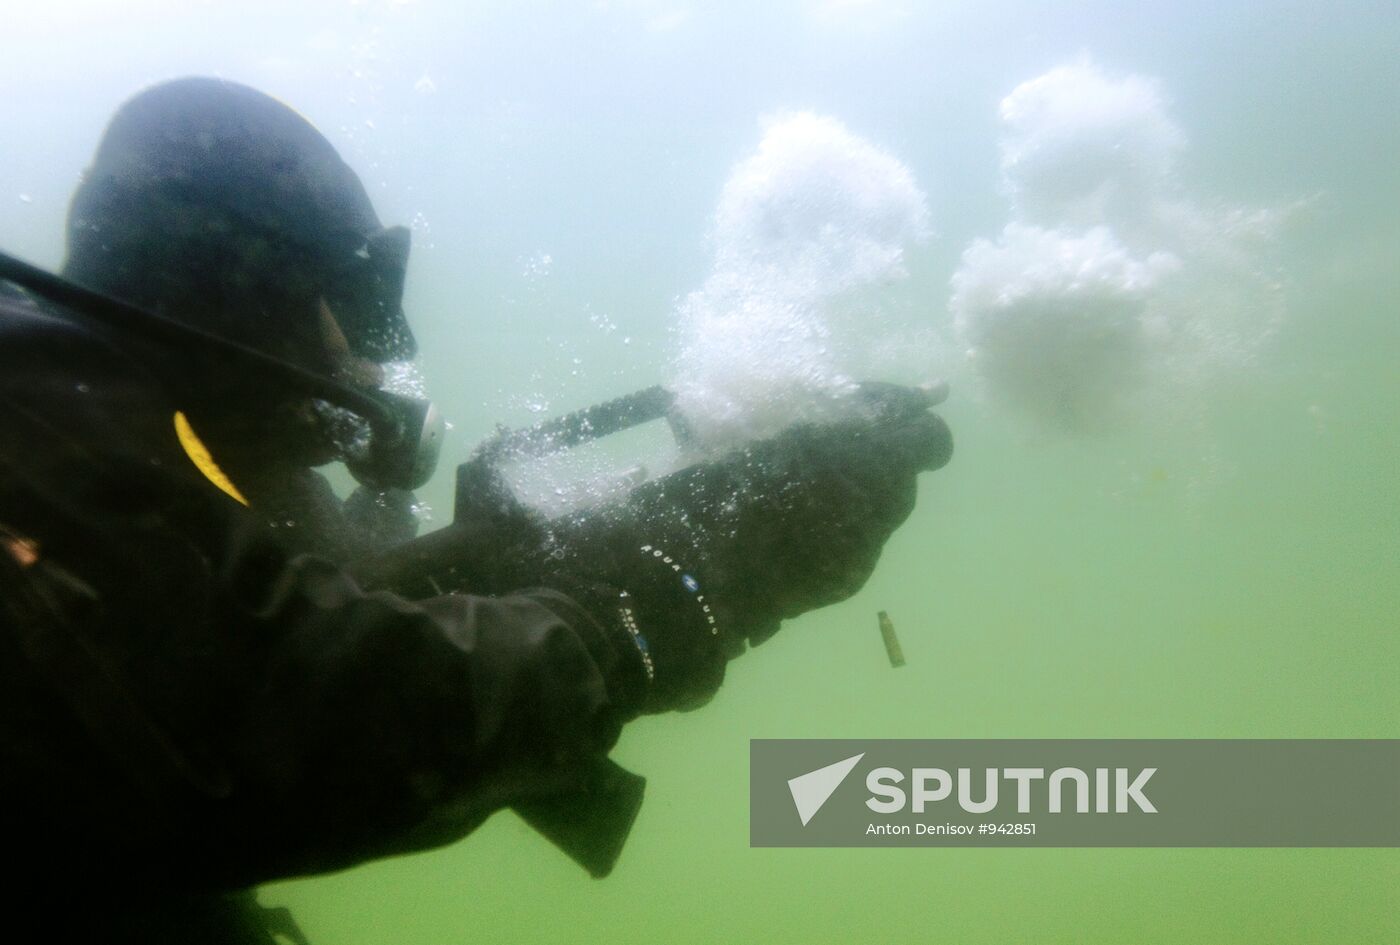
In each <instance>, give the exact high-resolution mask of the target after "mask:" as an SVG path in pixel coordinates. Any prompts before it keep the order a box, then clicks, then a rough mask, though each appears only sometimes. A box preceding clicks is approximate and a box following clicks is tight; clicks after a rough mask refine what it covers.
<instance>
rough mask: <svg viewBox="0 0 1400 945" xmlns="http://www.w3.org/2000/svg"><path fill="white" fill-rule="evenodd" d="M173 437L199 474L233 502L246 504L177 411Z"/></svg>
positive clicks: (246, 501)
mask: <svg viewBox="0 0 1400 945" xmlns="http://www.w3.org/2000/svg"><path fill="white" fill-rule="evenodd" d="M175 435H176V436H178V437H179V438H180V445H181V446H183V447H184V448H185V455H186V456H188V457H189V458H190V462H192V463H194V464H195V467H196V468H198V469H199V471H200V472H202V473H204V478H205V479H208V480H209V481H210V482H212V483H213V484H214V485H216V486H218V487H219V489H220V490H221V491H223V492H224V493H225V494H226V495H228V496H230V497H232V498H233V499H234V501H236V502H239V503H241V504H243V505H247V504H248V500H247V499H245V498H243V493H241V492H239V491H238V487H237V486H235V485H234V484H233V480H231V479H229V477H228V476H226V475H224V471H223V470H222V469H220V468H219V464H218V463H216V462H214V457H213V456H211V455H209V447H207V446H205V445H204V441H203V440H201V439H200V438H199V437H198V436H196V435H195V432H194V427H192V426H190V421H189V420H188V419H187V418H186V417H185V414H184V413H183V412H182V411H179V410H177V411H175Z"/></svg>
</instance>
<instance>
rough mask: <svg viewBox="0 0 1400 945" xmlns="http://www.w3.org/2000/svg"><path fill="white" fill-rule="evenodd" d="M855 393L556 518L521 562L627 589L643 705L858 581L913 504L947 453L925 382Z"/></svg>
mask: <svg viewBox="0 0 1400 945" xmlns="http://www.w3.org/2000/svg"><path fill="white" fill-rule="evenodd" d="M858 396H859V398H860V399H859V403H858V404H857V405H856V407H855V409H854V410H853V411H851V413H850V415H849V416H847V417H846V418H845V419H841V420H837V421H834V422H830V423H823V424H798V425H795V426H793V427H790V428H788V429H787V430H785V431H783V432H782V433H780V434H778V435H777V436H775V437H773V438H771V439H768V440H764V441H761V442H758V443H755V444H752V445H751V446H748V447H746V448H744V449H741V450H738V451H736V452H733V453H730V454H727V455H725V456H722V457H720V458H718V459H715V460H711V461H708V462H704V463H700V464H697V465H695V466H691V467H689V468H687V469H684V470H681V471H680V472H676V473H673V474H671V475H669V476H665V477H663V478H661V479H657V480H653V481H651V482H648V483H645V484H643V485H641V486H639V487H637V488H636V489H634V490H633V491H632V492H631V493H630V494H629V495H628V497H627V499H626V500H624V501H623V502H620V503H615V504H613V505H610V506H605V507H602V508H598V509H592V510H589V511H588V512H586V513H583V514H581V515H579V516H576V517H573V518H570V519H565V520H561V521H555V522H552V523H550V526H549V528H548V535H547V538H546V540H545V545H544V549H543V552H542V553H538V552H537V554H538V555H539V556H538V557H535V559H534V561H533V562H532V563H531V564H530V565H528V566H527V568H526V569H527V570H530V569H534V568H538V569H539V571H537V573H546V574H549V573H552V574H557V575H559V578H558V580H557V581H556V582H555V583H562V582H567V583H570V584H573V585H574V586H577V582H579V581H583V582H586V583H588V584H593V585H596V586H600V587H606V588H622V589H625V590H626V595H627V596H626V597H621V598H618V599H617V600H616V601H615V606H614V607H612V608H609V607H607V606H606V605H604V606H603V610H605V611H606V610H609V609H612V610H614V611H616V612H617V613H618V614H619V616H618V618H617V619H618V620H620V621H621V622H622V623H623V625H624V628H625V629H626V630H627V632H628V633H630V634H633V635H634V636H638V637H640V638H641V640H640V642H641V643H642V645H643V647H644V649H645V652H646V660H647V664H648V665H647V669H648V672H649V673H650V674H651V675H652V677H653V679H652V684H651V691H650V696H649V698H648V699H647V701H646V704H645V706H644V710H645V711H665V710H668V709H674V708H689V707H693V706H695V705H699V704H702V703H703V702H704V701H706V700H707V699H708V698H709V697H710V696H711V695H713V693H714V691H715V689H717V688H718V687H719V684H720V682H721V680H722V679H723V675H724V665H725V663H726V662H727V661H728V660H729V659H731V658H733V657H734V656H736V655H738V654H739V653H740V652H742V651H743V649H744V645H745V643H746V642H748V643H753V644H757V643H761V642H763V641H764V640H766V639H767V638H768V637H770V636H772V635H773V633H774V632H776V631H777V629H778V626H779V624H780V622H781V621H782V620H784V619H788V618H791V617H796V616H798V615H799V614H803V613H806V612H808V611H810V610H815V609H817V608H819V607H824V606H827V605H829V604H833V603H836V602H838V601H842V600H845V599H846V598H848V597H850V596H851V595H852V594H854V593H855V592H856V591H858V590H859V589H860V588H861V587H862V586H863V585H864V584H865V582H866V580H867V579H868V578H869V577H870V575H871V573H872V572H873V570H874V568H875V563H876V561H877V560H878V559H879V556H880V552H881V549H882V548H883V547H884V544H885V542H886V541H887V540H888V539H889V537H890V535H891V534H892V533H893V532H894V530H895V529H896V528H897V527H898V526H899V525H900V524H901V523H902V522H903V521H904V520H905V519H906V518H908V516H909V513H910V512H911V511H912V510H913V508H914V500H915V491H916V486H915V479H916V477H917V475H918V473H920V472H923V471H928V470H934V469H938V468H939V467H941V466H943V465H944V464H946V463H947V462H948V460H949V459H950V458H951V456H952V437H951V434H950V433H949V431H948V428H947V426H946V425H945V424H944V423H943V421H942V420H941V419H939V418H938V417H937V416H935V415H933V414H932V413H930V412H929V411H928V401H927V400H926V399H925V397H924V395H923V394H922V393H921V392H920V391H917V390H911V389H908V388H900V387H894V386H892V385H865V386H863V387H862V389H861V393H860V394H859V395H858ZM540 583H545V584H549V583H551V581H550V579H549V578H548V577H545V578H543V579H542V580H541V582H540ZM561 589H564V588H561ZM569 589H570V590H573V588H572V587H571V588H569ZM603 597H605V598H607V599H608V600H609V601H613V600H614V594H613V592H611V591H605V592H603Z"/></svg>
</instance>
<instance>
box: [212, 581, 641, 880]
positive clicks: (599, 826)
mask: <svg viewBox="0 0 1400 945" xmlns="http://www.w3.org/2000/svg"><path fill="white" fill-rule="evenodd" d="M255 558H256V556H248V555H245V556H244V559H243V560H244V562H245V563H244V564H243V566H242V567H243V568H244V569H245V570H248V569H256V567H257V565H256V564H255V563H253V561H254V559H255ZM248 581H249V576H247V575H243V574H235V575H232V576H231V580H230V581H229V586H230V587H231V588H235V589H236V588H238V587H239V586H240V585H241V584H244V583H245V582H248ZM251 583H252V585H253V586H254V587H261V588H263V589H264V592H265V594H266V597H265V599H261V600H260V599H259V598H258V595H257V594H256V593H254V594H251V595H248V596H245V597H244V603H243V604H242V606H241V607H240V611H241V612H242V614H243V615H244V616H243V618H242V619H240V620H239V621H238V623H240V624H241V626H239V627H231V628H230V631H231V632H245V633H252V634H253V635H255V636H256V635H263V636H265V637H266V638H273V639H275V640H276V641H277V642H276V644H275V645H273V646H270V647H268V648H267V650H266V652H265V653H263V654H261V655H260V656H259V657H258V660H259V661H260V663H261V665H260V666H257V667H254V668H253V669H254V671H253V672H252V673H251V674H250V677H251V678H253V679H256V680H257V684H256V685H255V686H254V687H253V688H252V689H250V690H249V691H248V693H247V700H246V705H245V707H244V710H243V711H242V712H241V713H240V715H239V717H238V718H236V719H233V720H231V721H232V722H233V728H232V730H231V732H230V737H229V739H228V744H229V745H230V756H229V763H230V767H231V771H230V774H231V783H232V785H233V786H234V792H235V793H234V794H231V795H230V797H229V798H228V802H229V803H230V807H229V810H230V811H231V812H233V813H234V815H235V816H234V817H233V819H232V822H233V823H239V824H241V826H240V828H239V835H240V837H242V840H241V841H240V842H241V843H242V844H244V845H250V841H251V846H254V847H256V846H261V847H262V848H263V849H264V850H265V851H267V855H269V856H270V857H271V862H269V863H267V864H266V867H267V868H268V869H270V870H271V872H273V873H275V874H294V873H303V872H313V871H320V870H325V869H334V868H338V867H341V866H345V865H348V864H351V863H354V862H359V861H361V860H364V859H368V858H372V857H378V856H383V855H386V854H391V853H399V852H405V851H409V850H415V849H422V848H426V847H431V846H436V845H439V844H442V843H446V842H450V841H453V840H456V839H458V838H460V837H461V836H463V835H464V834H466V833H468V832H469V831H470V830H472V829H473V828H475V827H476V826H477V825H478V824H479V823H480V822H481V821H482V820H483V819H484V818H485V817H486V816H488V815H489V814H490V813H492V812H493V811H495V810H498V809H500V808H501V807H505V806H513V807H516V808H517V809H518V810H519V811H520V812H521V813H522V815H524V816H525V817H526V819H527V820H529V821H530V822H531V823H533V824H535V825H536V826H537V827H539V828H540V829H541V830H542V831H543V832H545V833H546V835H547V836H550V837H551V839H553V840H555V842H557V843H559V844H560V845H561V846H564V847H565V849H566V851H567V852H570V853H571V855H573V856H575V858H576V859H579V860H580V862H583V863H584V865H585V866H587V867H588V868H589V869H590V870H591V871H593V872H594V873H595V874H599V875H601V874H603V873H606V872H607V870H608V869H609V868H610V867H611V865H612V861H613V859H615V857H616V854H617V852H618V851H619V850H620V847H621V843H622V839H623V838H624V837H625V835H626V830H627V828H628V827H629V826H630V823H631V819H632V817H633V815H634V814H635V812H636V804H637V803H638V802H639V801H640V779H636V778H635V777H634V776H630V775H627V774H626V773H625V772H622V771H621V770H620V769H617V768H615V766H613V765H611V764H610V763H608V762H607V761H606V755H607V753H608V751H609V750H610V749H611V748H612V747H613V744H614V743H615V741H616V739H617V736H618V733H619V731H620V729H621V726H622V724H623V722H624V721H626V720H627V719H628V718H629V717H630V716H631V715H632V714H634V711H635V710H633V709H632V708H631V707H630V706H631V705H633V704H635V701H636V693H637V692H638V687H639V686H641V685H644V682H645V680H644V677H642V675H641V666H640V661H639V657H638V655H637V654H636V653H635V652H634V651H632V650H633V647H632V645H631V644H630V642H628V641H627V639H626V638H625V637H624V636H622V635H620V634H619V632H618V631H617V630H616V629H613V628H609V627H607V626H606V625H604V624H601V623H599V622H598V621H597V620H595V619H594V617H593V616H592V615H590V614H589V613H587V612H585V611H584V610H583V609H582V608H581V607H580V606H579V605H578V604H577V603H575V601H574V600H573V599H572V598H570V597H568V596H565V595H564V594H561V593H559V592H557V591H554V590H549V589H536V590H529V591H523V592H520V593H516V594H512V595H510V596H505V597H476V596H470V595H451V596H445V597H439V598H434V599H431V600H427V601H423V602H418V603H411V602H408V601H404V600H402V599H400V598H397V597H394V596H392V595H390V594H386V593H374V594H365V593H363V592H362V591H361V590H360V589H359V588H358V587H357V586H356V585H355V584H354V582H353V581H351V580H350V579H349V578H347V577H346V576H345V575H344V573H343V572H341V571H340V570H339V569H337V568H335V567H334V566H332V565H330V564H328V563H326V562H324V561H320V560H318V559H315V558H311V557H306V556H303V557H300V558H296V559H293V560H292V561H290V562H287V563H286V564H285V565H284V566H283V567H282V568H281V570H280V573H277V574H275V576H273V577H272V579H271V580H267V579H265V578H259V577H257V576H252V577H251ZM238 793H241V794H242V795H243V796H244V797H245V798H246V801H244V800H240V799H239V798H238V797H237V794H238ZM244 806H246V808H247V809H246V811H242V810H240V807H244ZM571 812H572V816H570V813H571ZM250 828H251V829H253V830H254V831H256V833H257V834H261V837H260V838H258V837H257V836H256V835H255V836H249V834H248V833H247V831H248V829H250ZM248 853H249V856H248V859H249V862H250V864H251V863H253V862H256V861H257V860H258V859H259V856H258V854H257V853H256V851H255V849H249V851H248Z"/></svg>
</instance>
